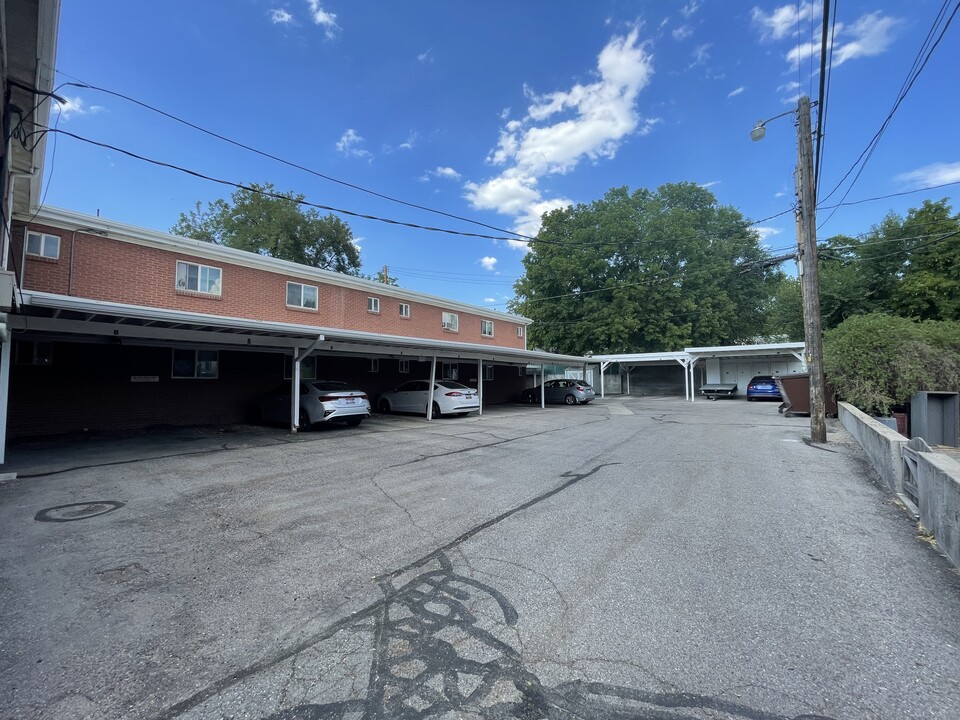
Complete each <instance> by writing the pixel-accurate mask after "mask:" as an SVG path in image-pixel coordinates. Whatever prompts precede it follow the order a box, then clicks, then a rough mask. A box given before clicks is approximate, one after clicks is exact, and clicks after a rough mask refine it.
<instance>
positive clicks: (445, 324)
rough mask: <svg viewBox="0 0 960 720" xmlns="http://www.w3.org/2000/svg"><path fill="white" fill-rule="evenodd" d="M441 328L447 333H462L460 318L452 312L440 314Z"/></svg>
mask: <svg viewBox="0 0 960 720" xmlns="http://www.w3.org/2000/svg"><path fill="white" fill-rule="evenodd" d="M448 318H452V319H448ZM440 327H441V328H442V329H443V330H446V331H447V332H460V316H459V315H457V313H452V312H442V313H440Z"/></svg>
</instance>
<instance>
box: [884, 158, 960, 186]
mask: <svg viewBox="0 0 960 720" xmlns="http://www.w3.org/2000/svg"><path fill="white" fill-rule="evenodd" d="M895 179H896V180H897V181H899V182H902V183H905V184H907V185H910V186H911V187H930V186H933V185H945V184H946V183H954V182H960V162H954V163H942V162H939V163H933V164H932V165H925V166H924V167H922V168H917V169H916V170H911V171H910V172H905V173H901V174H900V175H897V177H896V178H895Z"/></svg>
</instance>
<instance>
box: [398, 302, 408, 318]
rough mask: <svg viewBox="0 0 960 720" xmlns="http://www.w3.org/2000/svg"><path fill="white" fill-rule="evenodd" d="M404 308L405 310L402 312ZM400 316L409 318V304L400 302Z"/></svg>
mask: <svg viewBox="0 0 960 720" xmlns="http://www.w3.org/2000/svg"><path fill="white" fill-rule="evenodd" d="M404 310H406V312H404ZM400 317H402V318H409V317H410V304H409V303H400Z"/></svg>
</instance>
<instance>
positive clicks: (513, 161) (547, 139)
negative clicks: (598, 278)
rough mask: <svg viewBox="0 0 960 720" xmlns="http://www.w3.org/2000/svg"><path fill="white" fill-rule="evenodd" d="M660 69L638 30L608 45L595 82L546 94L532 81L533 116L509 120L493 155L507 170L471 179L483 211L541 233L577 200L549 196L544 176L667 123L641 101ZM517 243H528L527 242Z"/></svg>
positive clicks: (607, 153)
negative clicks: (640, 106)
mask: <svg viewBox="0 0 960 720" xmlns="http://www.w3.org/2000/svg"><path fill="white" fill-rule="evenodd" d="M652 74H653V57H652V55H651V54H650V53H649V52H648V51H647V48H646V46H645V45H644V44H642V43H641V42H640V40H639V29H638V28H634V29H633V30H632V31H631V32H629V33H628V34H627V35H625V36H620V35H616V36H614V37H612V38H611V39H610V41H609V42H608V43H607V45H606V47H604V48H603V49H602V50H601V51H600V54H599V55H598V56H597V71H596V80H595V81H594V82H592V83H589V84H585V85H584V84H581V83H576V84H574V85H573V86H572V87H571V88H570V89H569V90H557V91H555V92H552V93H548V94H545V95H538V94H537V93H535V92H534V91H532V90H531V89H529V88H526V87H525V88H524V91H525V93H526V94H527V97H528V98H529V99H530V105H529V106H528V108H527V113H526V116H525V117H523V118H522V119H519V120H510V121H509V122H507V123H506V124H505V125H504V126H503V128H502V129H501V131H500V137H499V140H498V142H497V147H496V148H495V149H494V150H492V151H491V152H490V154H489V155H488V157H487V162H489V163H490V164H491V165H499V166H504V167H505V169H504V170H503V171H502V172H501V173H500V174H499V175H498V176H496V177H493V178H491V179H489V180H487V181H486V182H483V183H475V182H467V183H466V184H465V185H464V189H465V190H466V193H465V196H466V198H467V199H468V200H469V201H470V203H471V204H472V205H473V207H474V208H475V209H478V210H495V211H496V212H498V213H501V214H503V215H510V216H513V217H514V219H515V225H514V230H515V231H517V232H521V233H523V234H525V235H531V236H532V235H536V233H537V232H538V231H539V227H540V216H541V215H542V213H543V212H546V211H549V210H553V209H555V208H558V207H566V206H567V205H570V204H571V201H570V200H567V199H566V198H554V199H544V198H543V196H542V195H541V192H540V190H539V188H538V182H539V179H540V178H542V177H545V176H548V175H552V174H563V173H568V172H570V171H572V170H573V169H574V168H576V167H577V165H579V164H580V163H581V162H584V161H588V162H598V161H600V160H602V159H604V158H613V157H615V156H616V153H617V150H618V149H619V147H620V145H621V144H622V143H623V142H624V140H625V139H626V138H627V137H629V136H630V135H633V134H641V135H643V134H647V133H649V132H651V130H652V129H653V127H654V126H655V125H656V124H657V123H659V122H660V119H659V118H643V117H641V116H640V114H639V112H638V111H637V107H636V105H637V97H638V95H639V93H640V91H641V90H642V89H643V88H645V87H646V86H647V85H648V84H649V82H650V78H651V76H652ZM510 244H511V245H512V246H514V247H521V248H526V243H525V242H522V241H510Z"/></svg>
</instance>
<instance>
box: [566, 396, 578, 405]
mask: <svg viewBox="0 0 960 720" xmlns="http://www.w3.org/2000/svg"><path fill="white" fill-rule="evenodd" d="M563 401H564V402H565V403H566V404H567V405H576V404H577V399H576V398H575V397H574V396H573V395H567V396H566V397H565V398H564V399H563Z"/></svg>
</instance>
